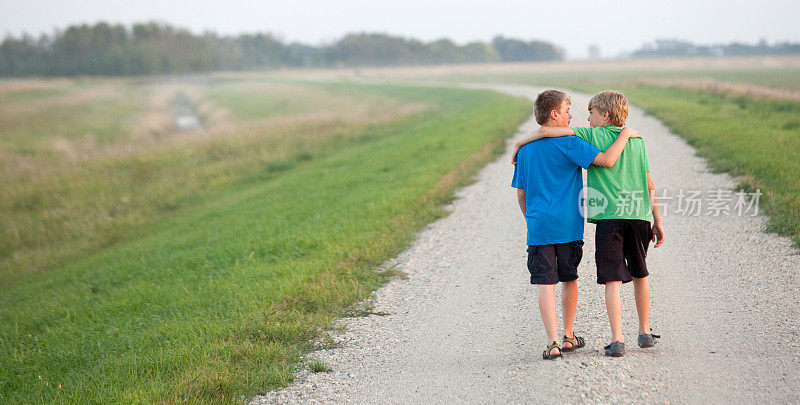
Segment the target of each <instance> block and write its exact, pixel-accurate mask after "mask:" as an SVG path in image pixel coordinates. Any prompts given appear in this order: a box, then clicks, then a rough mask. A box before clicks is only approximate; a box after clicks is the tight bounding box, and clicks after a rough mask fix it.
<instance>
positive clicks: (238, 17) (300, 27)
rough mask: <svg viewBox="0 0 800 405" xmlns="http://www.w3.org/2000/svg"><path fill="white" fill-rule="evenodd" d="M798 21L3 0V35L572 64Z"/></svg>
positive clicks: (468, 5)
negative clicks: (257, 40)
mask: <svg viewBox="0 0 800 405" xmlns="http://www.w3.org/2000/svg"><path fill="white" fill-rule="evenodd" d="M798 19H800V1H798V0H760V1H753V0H750V1H741V0H726V1H721V0H671V1H663V0H662V1H653V2H650V1H644V0H640V1H613V0H574V1H554V2H541V1H531V0H528V1H516V0H515V1H499V0H494V1H493V0H458V1H456V0H404V1H396V0H394V1H382V0H339V1H335V0H334V1H331V0H284V1H280V2H279V1H270V0H266V1H242V0H226V1H211V0H133V1H118V0H61V1H52V0H49V1H48V0H0V34H2V35H7V34H11V35H20V34H21V33H23V32H27V33H32V34H35V35H38V34H40V33H48V34H49V33H52V32H53V31H54V30H55V29H57V28H62V29H63V28H65V27H66V26H68V25H71V24H78V23H95V22H97V21H107V22H112V23H124V24H130V23H132V22H143V21H151V20H156V21H160V22H166V23H169V24H171V25H175V26H178V27H182V28H188V29H190V30H191V31H193V32H195V33H201V32H203V31H214V32H216V33H218V34H238V33H242V32H250V33H253V32H272V33H275V34H278V35H279V36H280V37H282V38H283V39H284V40H287V41H300V42H304V43H307V44H311V45H319V44H321V43H328V42H333V41H334V40H336V39H338V38H340V37H341V36H342V35H344V34H345V33H350V32H361V31H369V32H382V33H388V34H393V35H400V36H405V37H414V38H417V39H421V40H424V41H430V40H434V39H440V38H443V37H446V38H450V39H452V40H454V41H455V42H457V43H459V44H464V43H467V42H470V41H489V40H491V38H493V37H494V36H495V35H504V36H507V37H515V38H521V39H526V40H528V39H542V40H546V41H550V42H553V43H555V44H557V45H560V46H562V47H564V48H565V49H566V50H567V56H568V57H569V58H583V57H586V55H587V49H588V46H589V45H590V44H598V45H599V46H600V50H601V54H602V55H603V56H616V55H618V54H619V53H621V52H627V51H632V50H634V49H636V48H639V47H640V46H641V45H642V44H643V43H645V42H651V41H653V40H654V39H657V38H679V39H687V40H690V41H693V42H695V43H701V44H709V43H720V42H724V43H727V42H731V41H740V42H748V43H754V42H757V41H758V40H759V39H761V38H764V39H766V40H767V41H769V42H770V43H772V42H775V41H794V42H800V23H798Z"/></svg>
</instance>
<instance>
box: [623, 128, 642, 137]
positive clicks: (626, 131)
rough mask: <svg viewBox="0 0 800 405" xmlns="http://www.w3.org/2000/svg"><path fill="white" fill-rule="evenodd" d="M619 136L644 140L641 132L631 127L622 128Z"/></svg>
mask: <svg viewBox="0 0 800 405" xmlns="http://www.w3.org/2000/svg"><path fill="white" fill-rule="evenodd" d="M619 134H620V135H623V136H627V137H628V138H640V139H641V138H642V134H640V133H639V131H637V130H635V129H633V128H630V127H625V128H622V131H621V132H620V133H619Z"/></svg>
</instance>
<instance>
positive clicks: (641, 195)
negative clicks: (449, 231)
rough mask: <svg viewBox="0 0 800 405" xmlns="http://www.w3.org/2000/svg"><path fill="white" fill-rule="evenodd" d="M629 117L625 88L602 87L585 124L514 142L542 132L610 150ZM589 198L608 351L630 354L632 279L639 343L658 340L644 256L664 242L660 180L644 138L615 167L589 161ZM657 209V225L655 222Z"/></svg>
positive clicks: (634, 141) (632, 144)
mask: <svg viewBox="0 0 800 405" xmlns="http://www.w3.org/2000/svg"><path fill="white" fill-rule="evenodd" d="M627 118H628V100H626V99H625V96H624V95H623V94H622V93H619V92H616V91H603V92H600V93H597V94H595V95H594V97H592V99H591V100H590V101H589V125H590V127H588V128H586V127H584V128H556V127H541V128H540V129H539V130H538V131H537V132H535V133H533V134H531V135H530V136H528V137H527V138H525V139H523V140H521V141H519V142H517V143H516V144H515V148H516V149H515V153H514V155H513V156H514V158H516V151H517V150H519V148H520V147H521V146H522V145H525V144H526V143H529V142H532V141H535V140H537V139H540V138H543V137H558V136H567V135H577V136H578V137H580V138H581V139H583V140H585V141H586V142H588V143H589V144H590V145H592V146H594V147H596V148H598V149H600V150H605V149H607V148H608V147H609V146H610V145H611V144H612V143H613V142H614V140H616V139H617V136H618V135H619V133H620V131H621V130H622V128H621V127H622V126H624V125H625V120H626V119H627ZM587 183H588V184H587V185H588V194H589V196H588V197H589V198H588V200H587V204H586V205H587V220H588V221H589V222H591V223H595V224H597V229H596V234H595V235H596V237H595V244H596V252H595V263H596V264H597V282H598V283H599V284H605V299H606V310H607V311H608V320H609V323H610V324H611V344H609V345H608V346H606V347H605V354H606V355H608V356H612V357H620V356H622V355H624V354H625V338H624V337H623V335H622V320H621V311H622V310H621V306H622V305H621V302H620V296H619V294H620V289H621V286H622V284H623V283H627V282H629V281H633V290H634V296H635V298H636V311H637V313H638V315H639V336H638V344H639V347H642V348H647V347H653V346H654V345H655V340H654V339H655V338H658V337H659V336H658V335H653V334H652V332H651V331H650V325H649V322H650V321H649V318H650V285H649V283H648V281H647V276H648V274H649V273H648V271H647V264H646V262H645V258H646V257H647V248H648V246H649V244H650V241H651V240H652V241H653V242H656V244H655V246H654V247H659V246H661V244H662V243H664V226H663V222H662V219H661V212H660V211H659V208H658V204H657V202H656V201H655V183H653V178H652V176H651V174H650V163H649V161H648V160H647V153H646V151H645V147H644V141H643V140H642V139H639V138H631V139H630V140H628V144H627V145H626V146H625V150H624V151H623V152H622V155H621V156H620V158H619V160H618V161H617V163H616V164H615V165H614V166H613V167H598V166H590V167H589V169H588V174H587ZM651 212H652V219H653V224H652V228H651V225H650V222H649V221H650V218H651V217H650V214H651Z"/></svg>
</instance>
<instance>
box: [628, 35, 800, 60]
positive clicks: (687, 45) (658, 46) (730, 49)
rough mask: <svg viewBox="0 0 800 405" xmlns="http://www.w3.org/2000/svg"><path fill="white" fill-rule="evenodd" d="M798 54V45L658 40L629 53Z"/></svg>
mask: <svg viewBox="0 0 800 405" xmlns="http://www.w3.org/2000/svg"><path fill="white" fill-rule="evenodd" d="M796 54H800V43H793V42H778V43H776V44H774V45H769V44H768V43H767V41H766V40H763V39H762V40H761V41H759V42H758V43H757V44H755V45H749V44H743V43H740V42H732V43H730V44H716V45H695V44H693V43H691V42H689V41H684V40H679V39H658V40H656V41H654V42H653V43H648V44H644V45H643V46H642V47H641V48H639V49H637V50H636V51H634V52H633V53H631V57H634V58H664V57H677V58H680V57H697V56H717V57H721V56H766V55H796Z"/></svg>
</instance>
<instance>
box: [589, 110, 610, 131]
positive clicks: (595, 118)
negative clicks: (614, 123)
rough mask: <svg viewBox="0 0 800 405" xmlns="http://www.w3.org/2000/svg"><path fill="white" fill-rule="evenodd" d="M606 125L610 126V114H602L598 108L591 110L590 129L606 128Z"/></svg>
mask: <svg viewBox="0 0 800 405" xmlns="http://www.w3.org/2000/svg"><path fill="white" fill-rule="evenodd" d="M606 125H608V112H601V111H600V109H599V108H597V107H594V108H592V109H590V110H589V126H590V127H604V126H606Z"/></svg>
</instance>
